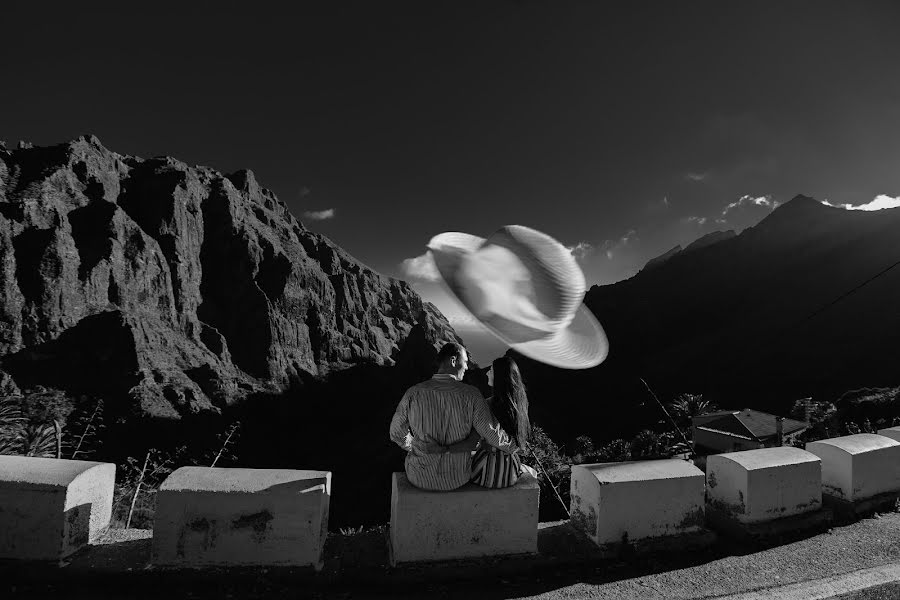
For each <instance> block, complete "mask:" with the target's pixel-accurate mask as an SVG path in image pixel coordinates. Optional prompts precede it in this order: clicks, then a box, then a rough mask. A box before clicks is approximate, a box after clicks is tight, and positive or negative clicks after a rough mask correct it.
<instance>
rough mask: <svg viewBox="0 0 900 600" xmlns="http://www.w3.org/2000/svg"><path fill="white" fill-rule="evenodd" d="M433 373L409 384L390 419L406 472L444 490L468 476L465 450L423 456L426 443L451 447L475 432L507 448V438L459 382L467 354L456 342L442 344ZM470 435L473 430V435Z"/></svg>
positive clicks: (473, 391)
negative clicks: (402, 451) (403, 457)
mask: <svg viewBox="0 0 900 600" xmlns="http://www.w3.org/2000/svg"><path fill="white" fill-rule="evenodd" d="M438 364H439V366H438V371H437V373H436V374H435V375H434V376H433V377H432V378H431V379H429V380H428V381H425V382H422V383H420V384H417V385H414V386H413V387H411V388H409V389H408V390H407V391H406V393H405V394H404V395H403V399H402V400H400V404H399V405H398V406H397V410H396V412H395V413H394V418H393V419H391V430H390V434H391V440H392V441H393V442H394V443H395V444H397V445H398V446H400V447H401V448H403V449H404V450H406V451H407V452H408V454H407V455H406V476H407V478H408V479H409V482H410V483H411V484H413V485H414V486H416V487H418V488H421V489H424V490H434V491H449V490H455V489H456V488H458V487H461V486H463V485H465V484H466V483H467V482H468V481H469V478H470V477H471V468H472V465H471V462H472V456H471V454H470V453H469V452H444V453H441V454H428V453H426V452H425V450H424V449H425V447H426V446H427V445H428V444H440V445H441V446H452V445H454V444H458V443H459V442H464V441H465V440H466V439H472V438H470V437H469V436H470V434H472V433H473V431H474V432H475V434H477V435H478V436H480V437H483V438H484V440H485V442H486V443H488V444H490V445H491V446H494V447H497V448H504V447H509V446H510V442H509V437H508V436H507V435H506V434H505V433H504V432H503V430H502V429H501V428H500V426H499V425H496V424H493V425H492V423H493V422H494V419H493V416H492V415H491V412H490V409H489V408H488V405H487V403H486V402H485V401H484V398H482V396H481V392H479V391H478V388H476V387H473V386H471V385H468V384H466V383H463V382H462V377H463V374H465V372H466V369H467V368H468V366H469V355H468V353H467V352H466V349H465V348H463V347H462V346H460V345H459V344H455V343H449V344H445V345H444V346H443V347H442V348H441V351H440V353H438ZM473 437H474V434H473Z"/></svg>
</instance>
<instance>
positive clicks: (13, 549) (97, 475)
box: [0, 456, 116, 560]
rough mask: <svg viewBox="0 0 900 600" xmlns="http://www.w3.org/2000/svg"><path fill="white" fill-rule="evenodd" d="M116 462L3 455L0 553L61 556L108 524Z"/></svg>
mask: <svg viewBox="0 0 900 600" xmlns="http://www.w3.org/2000/svg"><path fill="white" fill-rule="evenodd" d="M115 477H116V466H115V465H114V464H111V463H100V462H89V461H83V460H61V459H54V458H34V457H25V456H0V558H16V559H31V560H59V559H61V558H64V557H66V556H68V555H70V554H72V553H73V552H75V551H77V550H78V549H80V548H81V547H83V546H85V545H86V544H88V543H89V542H91V541H92V540H94V539H95V538H96V537H97V536H98V535H100V533H102V532H103V530H105V529H106V528H107V527H108V526H109V519H110V517H111V515H112V500H113V486H114V483H115Z"/></svg>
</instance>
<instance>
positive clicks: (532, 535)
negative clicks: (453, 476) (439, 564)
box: [390, 473, 541, 565]
mask: <svg viewBox="0 0 900 600" xmlns="http://www.w3.org/2000/svg"><path fill="white" fill-rule="evenodd" d="M540 491H541V490H540V486H539V484H538V482H537V480H536V479H535V478H534V477H532V476H531V475H523V476H521V477H520V478H519V481H518V482H517V483H516V485H514V486H512V487H509V488H504V489H486V488H482V487H478V486H476V485H474V484H471V483H469V484H466V485H464V486H463V487H461V488H459V489H457V490H454V491H452V492H429V491H425V490H420V489H418V488H416V487H414V486H413V485H412V484H411V483H409V481H408V480H407V478H406V475H405V474H404V473H394V475H393V479H392V488H391V530H390V557H391V559H390V560H391V564H392V565H397V564H400V563H406V562H418V561H437V560H449V559H459V558H472V557H481V556H497V555H508V554H528V553H534V552H537V529H538V504H539V502H540Z"/></svg>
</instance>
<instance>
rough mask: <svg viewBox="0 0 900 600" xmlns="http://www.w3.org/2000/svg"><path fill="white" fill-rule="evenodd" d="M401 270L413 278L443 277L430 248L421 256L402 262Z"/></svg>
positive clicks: (423, 279)
mask: <svg viewBox="0 0 900 600" xmlns="http://www.w3.org/2000/svg"><path fill="white" fill-rule="evenodd" d="M400 272H402V273H403V275H404V276H406V277H407V278H408V279H412V280H418V281H440V279H441V275H440V273H438V270H437V267H436V266H435V264H434V258H433V257H432V256H431V251H430V250H429V251H428V252H426V253H425V254H423V255H421V256H416V257H415V258H407V259H405V260H404V261H403V262H402V263H400Z"/></svg>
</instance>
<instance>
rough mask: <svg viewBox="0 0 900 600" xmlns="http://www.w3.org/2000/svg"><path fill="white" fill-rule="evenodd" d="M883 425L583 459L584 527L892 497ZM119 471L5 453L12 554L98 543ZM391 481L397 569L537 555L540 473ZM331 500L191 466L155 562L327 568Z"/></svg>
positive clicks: (160, 504) (291, 479)
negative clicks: (793, 440)
mask: <svg viewBox="0 0 900 600" xmlns="http://www.w3.org/2000/svg"><path fill="white" fill-rule="evenodd" d="M882 433H884V434H885V435H876V434H857V435H850V436H844V437H840V438H832V439H828V440H820V441H817V442H810V443H809V444H807V450H806V451H804V450H800V449H796V448H792V447H781V448H767V449H759V450H748V451H741V452H732V453H726V454H720V455H711V456H709V458H708V464H707V474H706V475H705V476H704V474H703V472H702V471H700V470H699V469H697V468H696V467H695V466H694V465H692V464H691V463H690V462H687V461H683V460H675V459H672V460H651V461H631V462H619V463H598V464H592V465H576V466H573V467H572V477H571V498H572V504H571V511H572V524H573V525H574V526H576V527H579V528H580V529H582V530H583V531H584V532H585V533H586V534H587V535H588V536H589V537H590V538H591V539H592V540H593V541H594V542H595V543H596V544H598V545H599V546H604V545H610V544H620V543H621V542H622V540H623V539H627V540H628V541H631V542H634V541H638V540H645V539H658V538H672V537H677V536H681V535H683V534H691V533H693V532H697V531H700V530H704V526H705V524H706V522H707V520H708V518H710V517H711V515H712V513H714V512H716V511H725V512H727V513H728V516H729V517H730V518H732V519H733V520H735V521H737V522H739V523H741V524H744V525H754V524H759V523H768V522H770V521H778V522H783V521H790V519H786V518H787V517H797V516H801V515H804V514H811V513H815V512H817V511H818V510H819V508H821V505H822V499H823V494H825V495H827V496H829V497H833V498H836V499H838V500H840V501H841V502H845V503H849V504H853V505H858V504H859V503H861V502H862V503H865V501H867V500H868V499H871V498H877V499H878V502H881V499H882V498H881V497H883V496H885V495H888V496H890V495H891V494H894V495H898V496H900V441H897V440H895V439H892V437H891V436H895V435H896V436H898V437H900V427H894V428H888V429H884V430H882ZM114 476H115V465H112V464H105V463H94V462H86V461H66V460H56V459H41V458H26V457H13V456H0V558H20V559H58V558H60V557H64V556H67V555H68V554H71V553H72V552H74V551H76V550H77V549H78V548H80V547H82V546H84V545H85V544H87V543H89V542H90V541H91V540H93V539H95V538H96V537H97V535H98V534H99V533H100V532H101V531H102V530H103V529H104V528H105V527H107V526H108V523H109V518H110V513H111V506H112V494H113V483H114ZM392 485H393V489H392V499H391V530H390V540H389V542H390V550H391V562H392V564H398V563H404V562H416V561H434V560H446V559H455V558H471V557H478V556H492V555H502V554H519V553H532V552H536V551H537V513H538V503H539V494H540V489H539V485H538V482H537V481H536V480H535V479H534V478H531V477H523V479H522V480H521V481H520V483H519V484H518V485H516V486H514V487H513V488H509V489H505V490H487V489H483V488H478V487H477V486H473V485H467V486H464V487H463V488H461V489H460V490H456V491H453V492H427V491H423V490H418V489H416V488H414V487H413V486H412V485H410V484H409V482H408V481H407V480H406V477H405V475H404V474H403V473H395V474H394V475H393V482H392ZM330 495H331V473H330V472H328V471H297V470H275V469H214V468H204V467H184V468H181V469H178V470H177V471H176V472H174V473H173V474H172V475H170V476H169V478H168V479H167V480H166V481H165V482H164V483H163V485H162V486H161V488H160V490H159V492H158V494H157V511H156V519H155V522H154V535H153V543H152V561H153V563H154V564H156V565H161V566H202V565H295V566H301V565H312V566H314V567H316V568H320V567H321V566H322V560H323V549H324V544H325V539H326V537H327V527H328V508H329V504H330ZM888 500H890V498H888ZM707 503H708V505H709V508H710V509H711V510H710V511H709V512H710V515H707V514H706V509H707ZM869 504H871V502H870V503H869ZM879 506H880V505H879ZM826 512H827V511H826ZM857 514H861V513H857ZM782 517H785V519H782ZM808 520H809V519H807V521H808ZM788 526H790V527H794V526H795V525H792V524H789V525H788ZM797 527H799V525H797Z"/></svg>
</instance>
